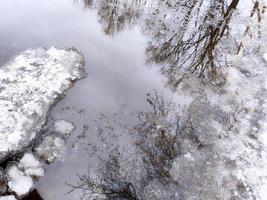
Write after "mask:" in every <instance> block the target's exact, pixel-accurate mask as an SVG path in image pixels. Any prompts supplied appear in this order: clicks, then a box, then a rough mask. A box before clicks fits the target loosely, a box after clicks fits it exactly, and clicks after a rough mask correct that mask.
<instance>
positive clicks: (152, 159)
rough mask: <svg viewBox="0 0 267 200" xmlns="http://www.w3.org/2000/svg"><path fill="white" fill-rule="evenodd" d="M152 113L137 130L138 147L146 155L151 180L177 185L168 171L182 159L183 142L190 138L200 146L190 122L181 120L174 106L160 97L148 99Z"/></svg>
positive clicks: (146, 115) (142, 120) (140, 118)
mask: <svg viewBox="0 0 267 200" xmlns="http://www.w3.org/2000/svg"><path fill="white" fill-rule="evenodd" d="M147 101H148V103H149V104H150V105H151V107H152V112H145V113H144V112H142V113H140V114H139V120H140V124H139V125H138V126H137V127H136V130H137V132H138V136H139V140H138V141H137V143H136V145H137V147H138V149H140V150H141V152H142V154H143V161H144V164H145V166H146V170H147V171H148V175H149V176H150V178H152V179H153V178H157V179H159V180H160V181H163V182H165V183H170V182H174V181H173V180H172V179H171V176H170V174H169V170H170V168H171V166H172V163H173V160H174V159H175V158H177V157H179V156H181V155H183V150H182V142H183V140H184V138H186V137H187V138H190V139H192V140H193V142H195V143H196V144H197V145H200V141H199V139H198V137H197V136H196V135H195V133H194V128H193V126H192V123H190V122H191V120H190V119H187V120H184V121H183V120H182V119H181V117H180V116H178V114H177V113H176V111H175V108H174V107H173V105H172V104H171V103H167V104H166V103H165V101H164V100H163V99H162V98H161V97H159V96H158V94H157V93H155V95H150V94H149V95H148V98H147Z"/></svg>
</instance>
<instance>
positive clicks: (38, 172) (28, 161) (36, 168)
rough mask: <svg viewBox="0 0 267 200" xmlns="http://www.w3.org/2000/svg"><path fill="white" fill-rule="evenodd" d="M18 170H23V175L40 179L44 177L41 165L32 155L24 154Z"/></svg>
mask: <svg viewBox="0 0 267 200" xmlns="http://www.w3.org/2000/svg"><path fill="white" fill-rule="evenodd" d="M19 168H21V169H23V171H24V173H25V175H28V176H35V177H41V176H43V175H44V172H45V171H44V168H43V167H42V163H41V162H40V161H39V160H37V159H36V158H35V157H34V155H33V154H32V153H25V154H24V156H23V157H22V158H21V159H20V161H19Z"/></svg>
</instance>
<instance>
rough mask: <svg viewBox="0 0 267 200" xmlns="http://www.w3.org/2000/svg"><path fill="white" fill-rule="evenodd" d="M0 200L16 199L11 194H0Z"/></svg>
mask: <svg viewBox="0 0 267 200" xmlns="http://www.w3.org/2000/svg"><path fill="white" fill-rule="evenodd" d="M0 200H17V199H16V197H15V196H13V195H8V196H1V197H0Z"/></svg>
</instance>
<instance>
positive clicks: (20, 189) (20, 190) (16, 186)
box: [6, 164, 34, 196]
mask: <svg viewBox="0 0 267 200" xmlns="http://www.w3.org/2000/svg"><path fill="white" fill-rule="evenodd" d="M6 171H7V172H6V173H7V176H8V187H9V189H10V190H11V191H13V192H15V193H16V195H18V196H24V195H26V194H28V193H29V192H30V190H31V189H32V187H33V184H34V182H33V179H32V178H31V177H30V176H27V175H25V174H24V173H23V172H22V171H21V170H20V169H19V168H18V166H17V165H16V164H11V165H10V166H8V168H7V169H6Z"/></svg>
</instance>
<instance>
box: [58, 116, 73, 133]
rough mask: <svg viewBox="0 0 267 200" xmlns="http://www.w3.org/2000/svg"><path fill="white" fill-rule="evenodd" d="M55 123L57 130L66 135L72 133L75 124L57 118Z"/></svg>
mask: <svg viewBox="0 0 267 200" xmlns="http://www.w3.org/2000/svg"><path fill="white" fill-rule="evenodd" d="M54 125H55V131H56V132H57V133H60V134H62V135H65V136H67V135H70V134H71V133H72V131H73V130H74V125H73V124H72V123H71V122H69V121H66V120H57V121H55V123H54Z"/></svg>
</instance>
